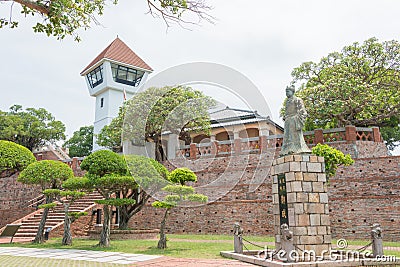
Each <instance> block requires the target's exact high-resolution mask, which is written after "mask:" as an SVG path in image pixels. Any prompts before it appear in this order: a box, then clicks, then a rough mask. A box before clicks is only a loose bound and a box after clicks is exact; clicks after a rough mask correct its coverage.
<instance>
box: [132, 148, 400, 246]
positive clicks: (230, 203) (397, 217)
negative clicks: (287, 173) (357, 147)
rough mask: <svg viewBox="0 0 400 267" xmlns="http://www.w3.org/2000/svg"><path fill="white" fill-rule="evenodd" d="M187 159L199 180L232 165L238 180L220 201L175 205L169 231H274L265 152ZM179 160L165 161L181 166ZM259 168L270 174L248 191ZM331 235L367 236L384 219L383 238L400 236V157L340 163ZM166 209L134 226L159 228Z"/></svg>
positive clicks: (149, 212) (148, 211)
mask: <svg viewBox="0 0 400 267" xmlns="http://www.w3.org/2000/svg"><path fill="white" fill-rule="evenodd" d="M245 161H246V159H245V156H244V155H242V156H239V157H231V158H217V159H199V160H197V161H196V162H192V163H191V162H186V163H185V164H186V166H187V167H189V168H194V169H197V172H196V173H197V175H198V179H199V184H198V185H202V184H206V183H208V182H209V181H215V179H216V177H218V176H221V174H222V173H223V172H224V170H226V168H227V167H228V166H229V168H228V171H227V172H226V173H227V175H226V176H227V177H228V178H230V179H232V181H236V179H239V178H240V179H239V182H238V183H237V184H236V186H235V187H234V188H233V189H232V190H231V191H230V192H229V193H228V194H226V195H225V196H223V197H222V198H221V199H220V200H218V201H215V202H213V203H210V204H208V205H205V206H201V207H196V208H179V209H178V208H177V209H174V210H172V212H171V214H170V216H169V219H168V223H167V226H168V232H170V233H211V234H212V233H214V234H215V233H220V234H227V233H230V232H231V230H232V228H233V224H234V223H235V222H240V223H241V225H242V227H243V229H244V230H245V232H246V233H247V234H256V235H261V234H271V235H272V233H273V231H272V224H273V222H272V220H273V217H272V201H271V178H270V176H269V175H266V174H267V173H269V168H268V162H269V158H268V157H267V156H266V155H262V156H261V158H259V155H250V160H249V164H247V163H245ZM181 164H183V162H179V160H176V161H173V162H172V163H169V164H167V166H168V167H169V168H172V165H173V167H178V166H181ZM258 164H260V165H259V167H260V168H259V169H258V170H257V172H258V174H257V175H261V176H264V177H265V176H266V179H265V181H264V183H262V184H261V186H260V187H259V188H258V189H257V190H256V191H255V192H249V190H248V189H249V181H250V179H251V177H252V174H253V173H254V172H255V170H256V166H257V165H258ZM328 192H329V198H330V210H331V223H332V228H331V229H332V235H333V238H341V237H345V238H351V239H356V238H358V239H368V238H369V232H370V226H371V225H372V224H373V223H380V224H381V226H382V227H383V229H384V239H385V240H395V241H400V157H381V158H364V159H357V160H356V162H355V164H354V165H353V166H350V167H340V168H339V169H338V172H337V175H336V176H335V177H333V178H332V179H331V181H330V185H329V189H328ZM162 214H163V210H157V209H155V208H152V207H150V206H148V207H146V208H145V209H144V210H143V211H142V212H141V213H140V214H138V215H137V216H135V217H133V218H132V220H131V227H133V228H136V229H149V228H159V223H160V222H161V218H162V217H161V216H162Z"/></svg>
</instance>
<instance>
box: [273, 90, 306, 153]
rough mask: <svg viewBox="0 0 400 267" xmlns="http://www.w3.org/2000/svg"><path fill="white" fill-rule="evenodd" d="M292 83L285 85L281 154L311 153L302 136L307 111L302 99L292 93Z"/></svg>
mask: <svg viewBox="0 0 400 267" xmlns="http://www.w3.org/2000/svg"><path fill="white" fill-rule="evenodd" d="M294 91H295V89H294V85H292V86H288V87H286V96H287V100H286V106H285V116H284V117H283V120H284V121H285V127H284V130H285V132H284V135H283V145H282V149H281V152H280V155H281V156H284V155H290V154H304V153H311V150H310V149H309V148H308V146H307V144H306V142H305V141H304V136H303V127H304V122H305V120H306V118H307V111H306V109H305V108H304V104H303V100H301V99H300V98H298V97H296V96H295V95H294Z"/></svg>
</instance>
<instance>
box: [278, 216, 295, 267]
mask: <svg viewBox="0 0 400 267" xmlns="http://www.w3.org/2000/svg"><path fill="white" fill-rule="evenodd" d="M281 248H282V250H283V251H285V253H286V262H294V261H295V260H296V259H294V258H293V251H295V248H294V245H293V232H292V231H290V230H289V226H288V225H287V224H286V223H284V224H282V225H281Z"/></svg>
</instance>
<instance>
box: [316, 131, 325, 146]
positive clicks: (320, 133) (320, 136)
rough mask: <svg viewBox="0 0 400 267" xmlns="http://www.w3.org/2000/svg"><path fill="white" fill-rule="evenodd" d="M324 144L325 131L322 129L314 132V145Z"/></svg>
mask: <svg viewBox="0 0 400 267" xmlns="http://www.w3.org/2000/svg"><path fill="white" fill-rule="evenodd" d="M323 143H324V131H323V130H322V129H315V130H314V144H323Z"/></svg>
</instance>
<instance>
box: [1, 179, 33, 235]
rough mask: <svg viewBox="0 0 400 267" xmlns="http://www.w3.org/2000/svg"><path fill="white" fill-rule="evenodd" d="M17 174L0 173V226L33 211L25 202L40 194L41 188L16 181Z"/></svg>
mask: <svg viewBox="0 0 400 267" xmlns="http://www.w3.org/2000/svg"><path fill="white" fill-rule="evenodd" d="M18 174H19V173H15V174H13V175H11V176H9V175H8V174H7V173H2V174H0V228H2V227H3V226H5V225H6V224H7V223H12V222H13V221H15V220H18V219H20V218H21V217H24V216H26V215H28V214H29V213H31V212H33V211H35V209H34V208H28V207H27V202H28V201H29V200H31V199H33V198H35V197H37V196H38V195H40V193H41V190H40V188H39V187H36V186H28V185H24V184H22V183H19V182H17V177H18Z"/></svg>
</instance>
